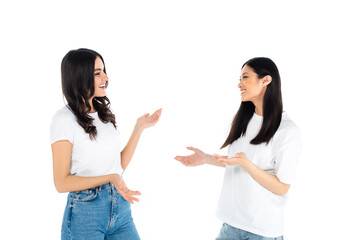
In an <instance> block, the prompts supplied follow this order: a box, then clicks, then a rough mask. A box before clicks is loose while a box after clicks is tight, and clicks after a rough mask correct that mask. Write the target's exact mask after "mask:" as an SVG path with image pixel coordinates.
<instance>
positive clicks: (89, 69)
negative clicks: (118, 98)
mask: <svg viewBox="0 0 360 240" xmlns="http://www.w3.org/2000/svg"><path fill="white" fill-rule="evenodd" d="M97 57H99V58H100V59H101V60H102V62H103V64H104V72H105V73H106V70H105V62H104V59H103V58H102V56H101V55H100V54H99V53H97V52H95V51H93V50H90V49H86V48H80V49H77V50H71V51H69V52H68V53H67V54H66V55H65V56H64V58H63V59H62V61H61V86H62V92H63V95H64V97H65V99H66V101H67V104H66V107H67V108H69V109H70V110H71V111H72V112H73V113H74V115H75V116H76V118H77V122H78V123H79V124H80V126H81V127H82V128H83V129H84V130H85V132H86V133H88V134H89V137H90V139H91V140H94V139H96V136H97V130H96V127H95V126H94V125H93V120H94V119H93V118H92V117H91V116H90V115H89V112H90V110H91V106H90V104H89V100H90V98H91V97H92V96H93V95H94V89H95V88H94V67H95V59H96V58H97ZM107 86H108V81H106V85H105V88H107ZM92 104H93V106H94V108H95V110H96V111H97V112H98V115H99V118H100V120H101V121H102V122H104V123H108V122H111V123H112V124H113V125H114V127H115V128H116V121H115V115H114V114H113V113H112V112H111V111H110V100H109V98H108V97H106V96H104V97H94V98H93V100H92Z"/></svg>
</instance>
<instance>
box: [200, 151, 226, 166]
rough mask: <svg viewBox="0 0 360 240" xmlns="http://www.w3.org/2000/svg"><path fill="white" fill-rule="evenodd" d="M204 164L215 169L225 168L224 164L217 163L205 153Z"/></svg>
mask: <svg viewBox="0 0 360 240" xmlns="http://www.w3.org/2000/svg"><path fill="white" fill-rule="evenodd" d="M204 163H205V164H209V165H214V166H217V167H223V168H224V167H225V166H226V165H225V164H224V163H221V162H219V161H218V160H217V159H216V158H215V157H214V156H213V155H210V154H206V153H205V158H204Z"/></svg>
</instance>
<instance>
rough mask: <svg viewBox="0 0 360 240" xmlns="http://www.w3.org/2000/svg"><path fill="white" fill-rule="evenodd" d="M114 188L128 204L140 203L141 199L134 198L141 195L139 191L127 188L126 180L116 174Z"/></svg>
mask: <svg viewBox="0 0 360 240" xmlns="http://www.w3.org/2000/svg"><path fill="white" fill-rule="evenodd" d="M113 183H114V186H115V188H116V190H117V191H118V192H119V193H120V195H121V196H122V197H123V198H124V199H125V200H126V201H128V202H130V203H132V204H133V203H134V201H136V202H139V199H138V198H136V197H134V196H136V195H141V193H140V192H139V191H132V190H130V189H128V188H127V186H126V184H125V182H124V180H123V179H122V177H120V175H118V174H115V175H114V180H113Z"/></svg>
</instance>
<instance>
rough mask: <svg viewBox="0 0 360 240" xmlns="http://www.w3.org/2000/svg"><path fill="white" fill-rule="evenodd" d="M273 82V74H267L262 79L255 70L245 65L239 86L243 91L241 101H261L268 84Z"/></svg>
mask: <svg viewBox="0 0 360 240" xmlns="http://www.w3.org/2000/svg"><path fill="white" fill-rule="evenodd" d="M270 82H271V76H269V75H267V76H265V77H263V78H261V79H259V78H258V76H257V74H256V72H254V70H253V69H252V68H251V67H249V66H247V65H245V66H244V67H243V69H242V70H241V76H240V83H239V84H238V87H239V88H240V91H241V101H243V102H247V101H251V102H253V103H254V104H255V102H256V101H261V102H262V100H263V98H264V94H265V92H266V88H267V85H268V84H269V83H270Z"/></svg>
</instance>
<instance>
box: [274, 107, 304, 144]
mask: <svg viewBox="0 0 360 240" xmlns="http://www.w3.org/2000/svg"><path fill="white" fill-rule="evenodd" d="M276 135H278V137H279V138H281V139H289V138H290V139H297V140H300V139H301V131H300V129H299V127H298V126H297V125H296V124H295V122H294V121H293V120H292V119H290V117H289V115H288V114H287V113H286V112H283V115H282V119H281V123H280V126H279V128H278V130H277V133H276Z"/></svg>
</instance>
